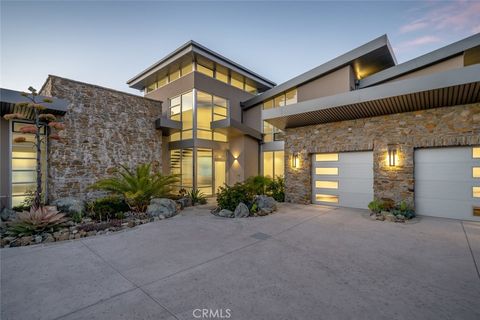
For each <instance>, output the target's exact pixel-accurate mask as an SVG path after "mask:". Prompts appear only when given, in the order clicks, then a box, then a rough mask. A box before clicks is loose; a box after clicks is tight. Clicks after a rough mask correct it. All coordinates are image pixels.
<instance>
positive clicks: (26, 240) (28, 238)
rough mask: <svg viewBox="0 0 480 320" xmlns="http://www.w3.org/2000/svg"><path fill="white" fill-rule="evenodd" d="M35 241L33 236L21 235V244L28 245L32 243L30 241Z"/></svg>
mask: <svg viewBox="0 0 480 320" xmlns="http://www.w3.org/2000/svg"><path fill="white" fill-rule="evenodd" d="M32 241H33V237H32V236H26V237H21V238H20V243H19V244H20V245H21V246H28V245H30V242H32Z"/></svg>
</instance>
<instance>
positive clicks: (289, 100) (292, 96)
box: [263, 88, 297, 110]
mask: <svg viewBox="0 0 480 320" xmlns="http://www.w3.org/2000/svg"><path fill="white" fill-rule="evenodd" d="M295 103H297V89H296V88H294V89H291V90H289V91H285V92H282V93H281V94H279V95H278V96H275V97H274V98H272V99H269V100H265V101H264V102H263V110H267V109H271V108H279V107H283V106H288V105H290V104H295Z"/></svg>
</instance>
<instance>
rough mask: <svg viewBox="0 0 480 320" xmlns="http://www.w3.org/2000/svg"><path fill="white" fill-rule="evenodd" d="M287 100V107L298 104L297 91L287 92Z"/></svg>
mask: <svg viewBox="0 0 480 320" xmlns="http://www.w3.org/2000/svg"><path fill="white" fill-rule="evenodd" d="M285 96H286V100H285V105H289V104H294V103H297V89H293V90H290V91H287V92H286V93H285Z"/></svg>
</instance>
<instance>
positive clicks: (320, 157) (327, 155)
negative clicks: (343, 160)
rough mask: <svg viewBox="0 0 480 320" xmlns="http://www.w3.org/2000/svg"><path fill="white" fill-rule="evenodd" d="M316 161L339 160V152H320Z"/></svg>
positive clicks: (316, 156)
mask: <svg viewBox="0 0 480 320" xmlns="http://www.w3.org/2000/svg"><path fill="white" fill-rule="evenodd" d="M315 161H338V153H318V154H316V155H315Z"/></svg>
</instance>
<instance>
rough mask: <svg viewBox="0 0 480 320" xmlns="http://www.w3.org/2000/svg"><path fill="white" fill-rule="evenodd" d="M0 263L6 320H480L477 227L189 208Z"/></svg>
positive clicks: (293, 209) (310, 211)
mask: <svg viewBox="0 0 480 320" xmlns="http://www.w3.org/2000/svg"><path fill="white" fill-rule="evenodd" d="M0 257H1V319H3V320H7V319H29V320H30V319H115V320H118V319H155V320H159V319H202V317H198V316H201V315H202V312H201V310H197V311H195V310H196V309H211V310H212V312H214V313H213V314H210V316H212V315H217V319H219V318H220V316H223V318H224V319H225V317H227V316H228V315H230V316H231V317H230V319H275V320H276V319H369V320H370V319H435V320H439V319H480V277H479V274H478V269H477V267H480V265H479V264H480V223H474V222H463V223H462V222H460V221H455V220H447V219H436V218H427V217H424V218H422V219H421V220H420V222H419V223H416V224H410V225H402V224H394V223H384V222H378V221H371V220H369V219H368V218H367V217H366V211H363V210H353V209H343V208H342V209H333V208H328V207H320V206H300V205H298V206H297V205H287V204H284V205H283V206H282V207H281V210H280V212H279V213H277V214H275V215H272V216H268V217H259V218H249V219H236V220H235V219H231V220H229V219H222V218H217V217H214V216H212V215H210V214H209V213H208V211H206V210H199V209H191V208H189V209H188V210H185V211H183V212H182V214H180V215H179V216H177V217H174V218H172V219H168V220H164V221H159V222H154V223H150V224H147V225H144V226H140V227H137V228H135V229H132V230H128V231H126V232H121V233H115V234H111V235H106V236H99V237H93V238H85V239H82V240H74V241H68V242H63V243H54V244H50V245H43V246H33V247H24V248H9V249H2V250H1V251H0ZM475 260H476V263H477V265H476V264H475ZM227 309H229V310H227ZM215 312H216V314H215ZM195 316H197V317H195ZM203 319H208V318H207V317H203ZM210 319H212V317H210Z"/></svg>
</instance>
